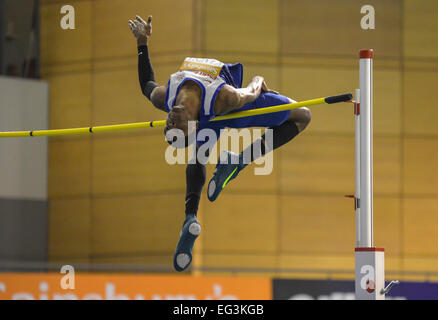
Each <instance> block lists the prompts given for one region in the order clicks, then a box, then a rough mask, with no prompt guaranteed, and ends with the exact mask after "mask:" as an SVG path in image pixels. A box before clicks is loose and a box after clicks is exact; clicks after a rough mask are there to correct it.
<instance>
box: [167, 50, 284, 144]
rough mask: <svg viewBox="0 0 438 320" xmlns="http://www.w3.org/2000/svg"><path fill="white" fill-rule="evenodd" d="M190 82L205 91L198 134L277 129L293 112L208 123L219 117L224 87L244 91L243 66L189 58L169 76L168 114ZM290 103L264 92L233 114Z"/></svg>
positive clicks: (281, 96) (281, 97) (280, 96)
mask: <svg viewBox="0 0 438 320" xmlns="http://www.w3.org/2000/svg"><path fill="white" fill-rule="evenodd" d="M187 80H192V81H195V82H196V83H198V85H199V86H200V87H201V89H202V100H201V109H200V114H199V124H198V131H199V130H201V129H203V128H210V129H213V130H214V131H216V134H217V136H218V137H219V135H220V129H223V128H226V127H228V128H248V127H275V126H279V125H281V124H282V123H283V122H284V121H285V120H286V119H287V118H288V116H289V113H290V110H288V111H281V112H275V113H269V114H262V115H257V116H250V117H245V118H236V119H229V120H223V121H215V122H209V121H208V120H210V119H212V118H214V117H215V116H217V115H215V114H214V101H215V100H216V97H217V95H218V93H219V91H220V89H221V88H222V87H223V86H224V85H225V84H228V85H231V86H233V87H235V88H241V87H242V80H243V66H242V64H241V63H236V64H228V63H222V62H220V61H218V60H215V59H204V58H186V59H185V60H184V62H183V64H182V65H181V67H180V69H179V70H178V72H176V73H174V74H172V75H171V76H170V79H169V82H168V86H167V92H166V110H167V112H169V111H170V110H171V109H172V108H173V106H174V104H175V101H176V97H177V96H178V92H179V90H180V88H181V86H182V85H183V84H184V82H185V81H187ZM292 101H293V100H292ZM287 103H290V100H289V98H288V97H286V96H283V95H279V94H273V93H264V92H262V93H261V94H260V96H259V97H258V98H257V99H256V100H255V101H253V102H250V103H248V104H246V105H244V106H243V107H242V108H240V109H238V110H235V111H233V112H231V113H234V112H239V111H243V110H250V109H258V108H264V107H270V106H276V105H280V104H287ZM198 143H200V144H202V143H203V142H199V141H198Z"/></svg>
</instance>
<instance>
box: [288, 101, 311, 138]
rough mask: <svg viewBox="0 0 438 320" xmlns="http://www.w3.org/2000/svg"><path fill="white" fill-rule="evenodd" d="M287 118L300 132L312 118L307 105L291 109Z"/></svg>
mask: <svg viewBox="0 0 438 320" xmlns="http://www.w3.org/2000/svg"><path fill="white" fill-rule="evenodd" d="M289 120H292V121H294V122H295V124H296V126H297V127H298V130H299V131H300V132H301V131H303V130H304V129H305V128H306V127H307V126H308V125H309V123H310V121H311V120H312V113H311V112H310V109H309V108H307V107H301V108H298V109H294V110H292V111H291V115H290V117H289Z"/></svg>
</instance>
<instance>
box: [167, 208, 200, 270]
mask: <svg viewBox="0 0 438 320" xmlns="http://www.w3.org/2000/svg"><path fill="white" fill-rule="evenodd" d="M200 233H201V225H200V224H199V222H198V220H197V219H196V216H195V215H194V214H193V215H191V214H188V215H187V216H186V218H185V220H184V223H183V227H182V230H181V234H180V236H179V241H178V244H177V245H176V250H175V255H174V256H173V266H174V268H175V270H176V271H184V270H185V269H187V268H188V266H189V265H190V263H191V262H192V249H193V245H194V244H195V240H196V238H197V237H198V236H199V234H200Z"/></svg>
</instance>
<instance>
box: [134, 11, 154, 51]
mask: <svg viewBox="0 0 438 320" xmlns="http://www.w3.org/2000/svg"><path fill="white" fill-rule="evenodd" d="M128 23H129V28H130V29H131V31H132V34H133V35H134V37H135V38H136V39H137V43H138V45H146V44H147V42H148V38H149V37H150V36H151V34H152V16H149V17H148V21H147V22H146V21H144V20H143V19H142V18H141V17H140V16H135V20H134V21H132V20H129V22H128Z"/></svg>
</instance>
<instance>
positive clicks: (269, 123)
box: [198, 92, 290, 144]
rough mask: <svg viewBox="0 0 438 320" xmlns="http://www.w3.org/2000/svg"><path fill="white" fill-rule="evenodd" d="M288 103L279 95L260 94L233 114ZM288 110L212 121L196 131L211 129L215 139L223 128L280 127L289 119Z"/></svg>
mask: <svg viewBox="0 0 438 320" xmlns="http://www.w3.org/2000/svg"><path fill="white" fill-rule="evenodd" d="M287 103H290V100H289V98H288V97H286V96H283V95H281V94H275V93H270V92H266V93H265V92H262V93H261V94H260V96H259V97H258V98H257V99H256V100H255V101H253V102H250V103H248V104H246V105H244V106H243V107H242V108H240V109H238V110H235V111H233V112H230V113H229V114H231V113H234V112H239V111H245V110H252V109H259V108H266V107H272V106H277V105H281V104H287ZM289 114H290V110H287V111H280V112H274V113H266V114H261V115H257V116H250V117H244V118H236V119H228V120H222V121H214V122H207V123H200V124H199V126H198V131H199V130H201V129H204V128H209V129H213V130H214V131H215V132H216V135H217V138H218V139H219V136H220V134H221V132H220V130H221V129H224V128H236V129H239V128H250V127H269V128H270V127H276V126H279V125H281V124H282V123H283V122H285V121H286V120H287V118H288V117H289ZM198 143H199V144H203V143H204V141H198Z"/></svg>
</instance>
